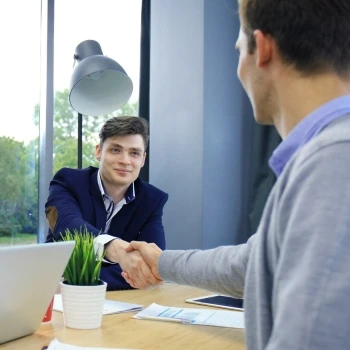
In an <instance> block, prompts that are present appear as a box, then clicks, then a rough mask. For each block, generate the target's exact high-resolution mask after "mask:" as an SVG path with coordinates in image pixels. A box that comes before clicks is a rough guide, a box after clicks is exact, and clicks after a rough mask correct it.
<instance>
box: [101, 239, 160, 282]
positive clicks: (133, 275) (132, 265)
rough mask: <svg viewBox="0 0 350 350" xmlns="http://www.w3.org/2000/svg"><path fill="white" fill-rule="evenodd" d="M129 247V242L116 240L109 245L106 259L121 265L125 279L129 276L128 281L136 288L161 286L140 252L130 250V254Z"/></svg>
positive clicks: (106, 250)
mask: <svg viewBox="0 0 350 350" xmlns="http://www.w3.org/2000/svg"><path fill="white" fill-rule="evenodd" d="M128 247H129V243H128V242H125V241H123V240H121V239H115V240H113V241H111V242H110V243H109V244H107V246H106V249H105V258H106V259H108V260H110V261H113V262H116V263H118V264H119V265H120V267H121V268H122V270H123V272H122V275H123V277H124V274H125V273H126V274H127V276H128V279H126V281H127V282H128V283H129V284H130V285H131V286H132V287H134V288H140V289H146V288H148V287H150V286H153V285H156V284H159V283H160V282H161V281H159V280H158V279H157V278H156V277H155V276H154V275H153V274H152V272H151V269H150V267H149V266H148V265H147V263H146V262H145V261H144V259H143V258H142V256H141V254H140V252H138V251H137V250H133V249H131V250H130V249H129V252H127V248H128ZM124 278H125V277H124Z"/></svg>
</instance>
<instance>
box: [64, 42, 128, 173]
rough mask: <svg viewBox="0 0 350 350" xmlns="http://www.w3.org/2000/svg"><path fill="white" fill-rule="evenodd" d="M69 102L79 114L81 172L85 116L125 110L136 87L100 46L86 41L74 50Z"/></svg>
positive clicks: (80, 166)
mask: <svg viewBox="0 0 350 350" xmlns="http://www.w3.org/2000/svg"><path fill="white" fill-rule="evenodd" d="M74 64H75V68H74V70H73V73H72V78H71V81H70V93H69V102H70V104H71V106H72V108H73V109H74V110H75V111H77V112H78V168H82V128H83V124H82V115H83V114H84V115H92V116H97V115H103V114H108V113H112V112H113V111H115V110H117V109H119V108H120V107H122V106H123V105H124V104H125V103H126V102H127V101H128V100H129V98H130V96H131V94H132V90H133V84H132V81H131V79H130V78H129V76H128V75H127V74H126V72H125V70H124V69H123V67H122V66H121V65H120V64H119V63H117V62H116V61H114V60H113V59H111V58H109V57H107V56H104V55H103V53H102V49H101V46H100V44H99V43H98V42H97V41H95V40H85V41H83V42H81V43H80V44H79V45H78V46H77V47H76V49H75V53H74Z"/></svg>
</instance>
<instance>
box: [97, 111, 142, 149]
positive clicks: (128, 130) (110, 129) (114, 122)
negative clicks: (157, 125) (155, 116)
mask: <svg viewBox="0 0 350 350" xmlns="http://www.w3.org/2000/svg"><path fill="white" fill-rule="evenodd" d="M127 135H141V136H142V139H143V143H144V145H145V151H146V149H147V146H148V140H149V125H148V122H147V120H146V119H144V118H141V117H129V116H122V117H113V118H111V119H108V120H107V121H106V123H105V124H104V125H103V126H102V128H101V130H100V133H99V137H100V146H101V147H102V146H103V143H104V142H105V141H106V139H107V138H108V137H113V136H127Z"/></svg>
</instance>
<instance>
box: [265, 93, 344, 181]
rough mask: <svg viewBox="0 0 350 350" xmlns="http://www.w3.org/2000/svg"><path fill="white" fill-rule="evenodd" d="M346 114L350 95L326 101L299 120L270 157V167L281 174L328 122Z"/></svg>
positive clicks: (277, 174)
mask: <svg viewBox="0 0 350 350" xmlns="http://www.w3.org/2000/svg"><path fill="white" fill-rule="evenodd" d="M346 114H350V95H345V96H341V97H338V98H335V99H333V100H331V101H329V102H327V103H325V104H324V105H322V106H321V107H319V108H317V109H316V110H314V111H313V112H312V113H310V114H309V115H308V116H306V117H305V118H304V119H303V120H302V121H301V122H299V123H298V124H297V125H296V126H295V127H294V128H293V129H292V131H291V132H290V133H289V134H288V135H287V137H286V138H285V139H284V140H283V141H282V142H281V143H280V144H279V146H278V147H277V148H276V149H275V151H274V152H273V154H272V156H271V157H270V159H269V165H270V168H271V169H272V170H273V171H274V173H275V174H276V176H277V177H278V176H279V175H281V173H282V171H283V169H284V167H285V166H286V164H287V163H288V161H289V160H290V159H291V158H292V156H293V155H294V154H295V152H296V151H297V150H298V149H299V148H301V147H302V146H304V145H305V144H306V143H307V142H309V141H310V140H312V139H313V138H314V137H315V136H316V135H317V134H318V133H319V132H320V131H321V130H322V129H324V128H325V127H326V126H327V125H328V124H330V123H331V122H333V121H334V120H335V119H337V118H340V117H343V116H344V115H346Z"/></svg>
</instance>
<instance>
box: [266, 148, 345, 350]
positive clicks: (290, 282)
mask: <svg viewBox="0 0 350 350" xmlns="http://www.w3.org/2000/svg"><path fill="white" fill-rule="evenodd" d="M345 164H347V165H346V166H345ZM349 164H350V154H349V143H345V142H343V143H341V142H339V143H335V144H332V145H328V146H327V147H324V146H322V145H321V146H319V147H318V149H317V150H315V152H313V153H312V154H308V157H307V158H305V159H303V160H302V162H300V163H299V164H298V165H297V166H295V167H294V169H293V170H292V171H291V172H290V174H289V180H288V181H287V182H286V187H285V188H284V190H283V193H282V194H281V197H280V200H279V203H280V204H279V208H278V211H277V213H276V214H277V215H276V217H277V218H278V223H277V229H276V232H275V235H276V237H277V242H278V244H279V258H278V262H277V266H276V268H275V274H274V288H273V295H272V308H273V309H272V312H273V319H274V322H273V329H272V334H271V337H270V339H269V342H268V345H267V347H266V349H267V350H280V349H284V350H296V349H298V350H326V349H347V348H349V340H348V333H349V329H350V326H349V325H350V302H349V295H350V278H349V267H350V253H349V250H350V171H349Z"/></svg>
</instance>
